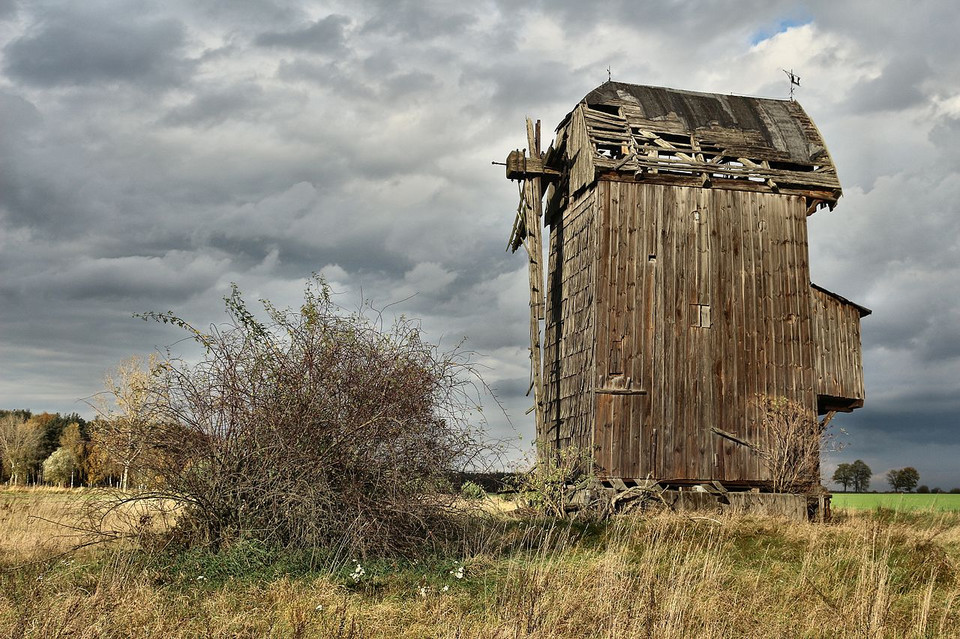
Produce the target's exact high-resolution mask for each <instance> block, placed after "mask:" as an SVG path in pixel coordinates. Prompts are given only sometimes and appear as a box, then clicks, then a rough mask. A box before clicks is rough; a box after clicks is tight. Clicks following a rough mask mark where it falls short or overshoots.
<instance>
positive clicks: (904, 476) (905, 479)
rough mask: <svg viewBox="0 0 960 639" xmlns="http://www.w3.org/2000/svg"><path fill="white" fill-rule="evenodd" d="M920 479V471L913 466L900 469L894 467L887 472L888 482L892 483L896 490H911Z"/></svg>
mask: <svg viewBox="0 0 960 639" xmlns="http://www.w3.org/2000/svg"><path fill="white" fill-rule="evenodd" d="M919 481H920V473H918V472H917V469H916V468H914V467H912V466H907V467H906V468H901V469H899V470H897V469H893V470H890V471H889V472H888V473H887V482H889V483H890V487H891V488H893V491H894V492H910V491H912V490H913V489H914V488H916V486H917V483H918V482H919Z"/></svg>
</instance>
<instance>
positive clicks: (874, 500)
mask: <svg viewBox="0 0 960 639" xmlns="http://www.w3.org/2000/svg"><path fill="white" fill-rule="evenodd" d="M831 503H832V505H833V507H834V508H840V509H848V510H874V509H877V508H889V509H890V510H896V511H912V510H929V511H950V512H960V495H951V494H944V493H941V494H938V495H934V494H923V495H918V494H916V493H910V494H893V493H834V494H833V499H832V500H831Z"/></svg>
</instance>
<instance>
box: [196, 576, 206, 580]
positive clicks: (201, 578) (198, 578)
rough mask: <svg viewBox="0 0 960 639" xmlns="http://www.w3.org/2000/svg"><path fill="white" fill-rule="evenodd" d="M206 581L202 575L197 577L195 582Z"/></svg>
mask: <svg viewBox="0 0 960 639" xmlns="http://www.w3.org/2000/svg"><path fill="white" fill-rule="evenodd" d="M206 580H207V578H206V577H204V576H203V575H197V581H206Z"/></svg>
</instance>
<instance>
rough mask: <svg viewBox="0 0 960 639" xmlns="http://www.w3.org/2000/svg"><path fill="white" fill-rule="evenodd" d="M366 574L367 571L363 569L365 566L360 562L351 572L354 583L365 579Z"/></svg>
mask: <svg viewBox="0 0 960 639" xmlns="http://www.w3.org/2000/svg"><path fill="white" fill-rule="evenodd" d="M365 574H367V571H366V570H364V569H363V566H361V565H360V563H359V562H357V567H356V568H354V569H353V572H352V573H350V578H351V579H353V583H357V582H358V581H360V580H361V579H363V576H364V575H365Z"/></svg>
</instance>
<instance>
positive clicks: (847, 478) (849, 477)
mask: <svg viewBox="0 0 960 639" xmlns="http://www.w3.org/2000/svg"><path fill="white" fill-rule="evenodd" d="M833 481H835V482H837V483H838V484H840V485H842V486H843V492H847V486H849V485H850V484H853V483H854V470H853V465H852V464H846V463H844V464H840V465H839V466H837V470H835V471H834V473H833Z"/></svg>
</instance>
